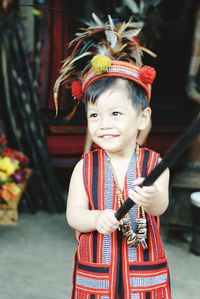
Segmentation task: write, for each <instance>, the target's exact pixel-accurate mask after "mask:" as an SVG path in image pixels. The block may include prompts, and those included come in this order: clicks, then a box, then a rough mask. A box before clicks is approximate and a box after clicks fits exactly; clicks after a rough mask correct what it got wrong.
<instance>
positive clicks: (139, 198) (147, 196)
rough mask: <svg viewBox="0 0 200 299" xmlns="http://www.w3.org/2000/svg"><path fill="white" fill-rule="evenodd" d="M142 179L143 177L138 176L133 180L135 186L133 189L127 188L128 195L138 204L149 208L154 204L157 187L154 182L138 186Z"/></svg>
mask: <svg viewBox="0 0 200 299" xmlns="http://www.w3.org/2000/svg"><path fill="white" fill-rule="evenodd" d="M143 181H144V178H142V177H140V178H137V179H136V180H134V182H133V183H134V185H135V186H136V187H135V189H134V190H129V193H128V194H129V197H130V198H131V199H132V200H133V201H134V202H135V203H136V204H137V205H139V206H141V207H143V208H145V209H149V208H152V207H153V206H154V205H155V204H156V196H157V193H158V189H157V187H156V185H155V184H153V185H152V186H144V187H142V188H141V187H140V186H139V185H140V184H141V183H142V182H143Z"/></svg>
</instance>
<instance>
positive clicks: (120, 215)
mask: <svg viewBox="0 0 200 299" xmlns="http://www.w3.org/2000/svg"><path fill="white" fill-rule="evenodd" d="M134 204H135V203H134V201H132V199H130V198H128V199H127V200H126V201H125V203H123V205H122V206H121V207H120V208H119V209H118V210H117V212H116V213H115V217H116V218H117V220H118V221H120V220H121V219H122V218H123V217H124V215H126V214H127V213H128V211H129V210H130V209H131V208H132V206H134Z"/></svg>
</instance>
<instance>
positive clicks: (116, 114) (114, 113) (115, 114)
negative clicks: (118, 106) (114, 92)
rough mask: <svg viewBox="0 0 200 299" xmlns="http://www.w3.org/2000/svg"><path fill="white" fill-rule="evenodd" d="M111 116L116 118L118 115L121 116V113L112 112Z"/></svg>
mask: <svg viewBox="0 0 200 299" xmlns="http://www.w3.org/2000/svg"><path fill="white" fill-rule="evenodd" d="M112 115H114V116H118V115H121V112H119V111H114V112H113V113H112Z"/></svg>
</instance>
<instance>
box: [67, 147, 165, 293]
mask: <svg viewBox="0 0 200 299" xmlns="http://www.w3.org/2000/svg"><path fill="white" fill-rule="evenodd" d="M158 158H159V154H157V153H156V152H154V151H152V150H149V149H147V148H140V150H139V156H138V159H139V161H137V156H136V154H135V153H133V155H132V158H131V161H130V163H129V167H128V171H127V174H126V178H125V182H124V190H123V197H124V198H127V197H128V190H129V189H131V188H133V183H132V182H133V180H134V179H136V178H137V177H138V176H143V177H145V176H147V175H148V174H149V173H150V172H151V170H152V169H153V168H154V167H155V165H156V164H157V163H158ZM83 180H84V185H85V190H86V192H87V195H88V200H89V207H90V209H91V210H104V209H114V210H117V209H118V208H119V206H118V199H117V192H116V184H115V181H114V178H113V175H112V170H111V168H110V164H109V160H108V157H107V155H106V153H105V152H104V150H102V149H98V150H95V151H93V152H89V153H87V154H85V156H84V167H83ZM129 215H130V219H131V224H132V229H133V231H135V230H136V218H137V207H136V206H134V207H133V208H132V209H131V210H130V212H129ZM147 228H148V234H147V249H145V250H144V249H143V247H142V244H139V246H137V247H136V248H135V247H129V246H128V245H127V242H126V238H125V237H124V236H123V234H122V232H121V231H119V230H117V231H115V232H113V233H112V234H111V235H103V234H100V233H98V232H97V231H93V232H90V233H80V234H78V249H77V252H76V257H75V262H74V270H73V291H72V296H71V298H72V299H75V298H80V299H83V298H93V299H95V298H98V299H114V298H124V299H129V298H130V299H132V298H135V299H136V298H137V299H141V298H142V299H147V298H149V299H150V298H151V299H162V298H165V299H169V298H171V296H170V289H169V271H168V266H167V260H166V254H165V251H164V248H163V244H162V241H161V237H160V231H159V217H157V216H150V215H147Z"/></svg>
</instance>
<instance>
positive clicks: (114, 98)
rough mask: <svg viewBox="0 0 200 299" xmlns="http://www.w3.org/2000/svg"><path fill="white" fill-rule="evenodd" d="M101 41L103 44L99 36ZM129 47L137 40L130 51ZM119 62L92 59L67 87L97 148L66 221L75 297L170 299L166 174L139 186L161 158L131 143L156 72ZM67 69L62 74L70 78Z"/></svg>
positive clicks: (78, 172) (145, 115)
mask: <svg viewBox="0 0 200 299" xmlns="http://www.w3.org/2000/svg"><path fill="white" fill-rule="evenodd" d="M115 28H117V29H116V30H119V28H120V27H119V25H118V26H116V27H115ZM109 29H110V31H111V29H112V31H114V29H113V24H112V23H111V22H110V24H108V25H107V26H104V29H103V30H109ZM90 30H91V27H90ZM117 32H118V35H119V31H117ZM101 33H102V32H101ZM106 36H109V34H108V33H106ZM90 37H91V33H90ZM104 40H105V36H104ZM129 41H130V40H129ZM98 42H99V45H101V46H102V43H103V39H102V40H100V39H98ZM105 44H106V45H107V43H105ZM105 44H104V45H105ZM133 45H134V46H136V45H135V44H134V40H133V41H132V44H131V45H129V46H130V47H129V50H130V49H133ZM137 46H138V47H139V45H137ZM110 47H111V43H110ZM125 47H126V46H125ZM125 47H124V48H125ZM124 48H123V51H124ZM115 49H116V48H115ZM123 53H124V52H123ZM127 53H128V55H129V56H127V57H129V58H131V55H130V51H127ZM93 55H94V54H93ZM73 57H74V56H73ZM118 57H120V56H118ZM124 57H125V55H122V56H121V58H118V59H113V57H111V59H110V58H109V59H110V60H109V59H108V57H107V55H103V56H102V55H94V57H93V59H92V61H91V64H89V66H88V65H87V68H86V69H85V70H84V74H83V73H81V75H80V82H81V88H78V85H77V82H76V88H75V89H74V88H73V90H72V93H73V95H74V96H75V97H77V98H82V97H83V98H84V101H85V105H86V112H87V120H88V131H89V134H90V137H91V139H92V141H93V142H95V143H96V144H97V145H98V146H99V149H97V150H94V151H91V152H88V153H86V154H84V156H83V158H82V159H81V160H80V161H79V162H78V164H77V165H76V166H75V168H74V171H73V173H72V177H71V181H70V186H69V192H68V198H67V221H68V223H69V225H70V226H71V227H72V228H74V230H75V231H76V232H77V240H78V248H77V251H76V255H75V259H74V271H73V287H72V295H71V298H74V299H78V298H80V299H82V298H98V299H100V298H101V299H108V298H109V299H115V298H124V299H128V298H138V299H139V298H142V299H147V298H149V299H150V298H151V299H162V298H171V295H170V289H169V273H168V266H167V260H166V256H165V251H164V248H163V245H162V241H161V237H160V232H159V215H161V214H162V213H164V212H165V210H166V209H167V206H168V182H169V171H168V170H167V171H165V172H164V173H163V174H162V175H161V176H160V177H159V178H158V179H157V181H156V182H155V183H154V184H153V185H152V186H148V187H142V188H141V187H140V186H139V185H140V184H141V182H142V180H143V178H144V177H145V176H147V175H148V174H149V173H150V172H151V170H152V169H153V168H154V167H155V165H156V164H157V163H159V161H160V157H159V154H157V153H156V152H154V151H152V150H149V149H147V148H143V147H140V146H138V144H137V142H136V140H137V136H138V132H139V131H140V132H141V131H144V130H146V129H147V127H148V126H149V123H150V118H151V109H150V107H149V101H150V96H151V84H152V82H153V80H154V78H155V70H154V69H153V68H151V67H148V66H143V67H141V66H138V65H137V64H135V63H133V60H132V59H127V60H124ZM114 58H115V57H114ZM122 58H123V59H122ZM73 59H74V58H73ZM69 61H70V59H69V60H68V62H69ZM74 62H75V64H76V63H77V60H75V59H74ZM136 62H137V61H136ZM102 65H103V67H102ZM65 66H66V65H65ZM70 68H71V66H70ZM70 68H68V69H67V72H66V70H65V71H64V70H63V73H65V74H67V76H68V77H67V78H68V79H69V71H70ZM99 69H101V70H100V71H99ZM62 79H63V80H65V82H66V78H65V79H64V77H62ZM128 197H130V198H131V199H132V200H133V201H134V202H135V205H134V206H133V207H132V208H131V210H130V211H129V212H128V213H127V215H125V216H124V218H123V219H122V220H121V221H120V222H118V221H117V219H116V218H115V211H116V210H117V209H118V208H119V207H120V205H121V204H122V203H123V202H124V201H125V200H126V199H127V198H128Z"/></svg>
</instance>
